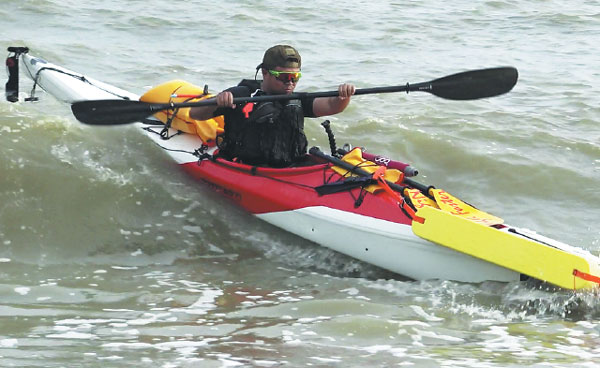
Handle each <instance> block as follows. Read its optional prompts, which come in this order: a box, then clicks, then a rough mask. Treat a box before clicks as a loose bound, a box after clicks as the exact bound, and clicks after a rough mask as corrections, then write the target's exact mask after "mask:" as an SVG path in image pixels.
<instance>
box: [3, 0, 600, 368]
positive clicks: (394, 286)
mask: <svg viewBox="0 0 600 368" xmlns="http://www.w3.org/2000/svg"><path fill="white" fill-rule="evenodd" d="M0 27H1V29H2V31H1V32H2V35H3V36H2V37H1V41H0V47H1V48H2V49H6V47H8V46H19V45H26V46H28V47H30V48H31V50H32V53H33V54H34V55H36V56H41V57H44V58H46V59H48V60H50V61H52V62H54V63H56V64H59V65H63V66H65V67H68V68H70V69H73V70H77V71H80V72H85V73H87V74H88V75H90V76H92V77H96V78H98V79H100V80H103V81H105V82H108V83H111V84H114V85H117V86H119V87H122V88H124V89H127V90H130V91H132V92H136V93H143V92H144V91H145V90H146V89H148V88H149V87H150V86H152V85H156V84H159V83H161V82H164V81H167V80H170V79H176V78H178V79H184V80H188V81H190V82H193V83H195V84H199V85H203V84H204V83H208V84H209V86H210V87H211V89H212V90H220V89H222V88H225V87H228V86H230V85H233V84H235V83H237V82H238V80H239V79H240V78H242V77H244V78H251V77H253V75H254V67H255V66H256V65H257V64H258V63H259V62H260V59H261V57H262V54H263V52H264V50H265V49H266V48H268V47H269V46H271V45H273V44H277V43H291V44H293V45H295V46H296V47H297V48H298V49H299V50H300V52H301V53H302V56H303V72H304V76H303V79H302V81H301V82H300V85H299V88H298V89H299V90H304V91H322V90H331V89H334V88H335V86H336V85H337V84H339V83H341V82H352V83H354V84H356V85H357V86H358V87H373V86H386V85H400V84H404V83H406V82H411V83H416V82H423V81H427V80H431V79H435V78H438V77H442V76H444V75H448V74H452V73H454V72H458V71H463V70H469V69H476V68H484V67H493V66H503V65H512V66H515V67H517V68H518V69H519V72H520V79H519V83H518V84H517V86H516V87H515V89H514V90H513V91H512V92H511V93H510V94H508V95H505V96H501V97H497V98H493V99H488V100H482V101H471V102H452V101H445V100H442V99H439V98H436V97H434V96H431V95H427V94H418V93H414V94H411V95H408V96H407V95H405V94H390V95H372V96H358V97H356V98H355V99H354V100H353V102H352V104H351V106H350V107H349V108H348V110H347V111H346V112H344V113H343V114H341V115H337V116H335V117H333V118H332V119H331V120H332V123H333V128H334V131H335V132H336V137H337V140H338V142H351V143H353V144H355V145H363V146H366V147H367V148H368V149H369V150H370V151H371V152H377V153H381V154H386V155H388V156H391V157H395V158H399V159H402V160H404V161H407V162H411V163H413V165H414V166H416V167H418V168H419V169H420V172H421V175H420V179H419V180H420V181H421V182H425V183H431V184H435V185H437V186H438V187H441V188H444V189H446V190H448V191H449V192H451V193H455V194H457V195H459V196H460V197H461V198H463V199H465V200H467V201H469V202H472V203H476V204H478V205H479V206H480V207H482V208H484V209H486V210H489V211H490V212H493V213H495V214H498V215H500V216H502V217H503V218H505V219H506V220H507V222H509V223H512V224H517V225H521V226H523V227H527V228H531V229H535V230H537V231H539V232H541V233H543V234H545V235H548V236H550V237H553V238H556V239H558V240H561V241H564V242H567V243H570V244H573V245H575V246H578V247H581V248H584V249H588V250H590V251H592V252H594V253H598V252H599V251H600V231H599V230H598V226H597V222H598V219H599V215H600V212H599V208H600V192H599V190H598V189H599V188H600V127H599V125H598V121H599V120H600V107H599V104H598V96H600V87H599V86H600V53H599V52H598V46H597V40H598V39H599V36H600V5H598V3H597V2H594V1H584V0H576V1H571V2H568V3H564V2H561V1H556V0H549V1H520V0H514V1H512V0H499V1H481V2H470V1H463V0H459V1H455V2H453V4H452V5H449V4H448V3H447V2H444V1H437V0H429V1H420V2H417V1H411V2H408V1H407V2H393V1H379V2H367V1H350V2H346V3H331V2H328V1H320V0H319V1H313V2H310V3H307V4H306V5H298V4H297V3H291V4H284V3H281V2H275V1H223V2H218V3H214V2H212V3H210V2H203V1H187V2H172V1H166V0H149V1H148V0H147V1H129V2H122V1H112V0H111V1H103V2H92V1H87V0H84V1H71V0H69V1H58V0H26V1H23V0H3V1H2V7H1V8H0ZM30 88H31V83H29V82H25V81H23V82H22V88H21V90H22V91H23V92H25V91H28V89H30ZM38 96H39V97H40V98H41V101H40V102H38V103H35V104H30V103H24V102H21V103H18V104H9V103H8V102H4V101H3V102H0V142H1V144H0V173H1V174H0V175H1V176H0V245H1V247H0V276H1V277H0V365H1V366H3V367H26V366H27V367H76V366H85V367H93V366H102V367H121V366H141V367H145V366H147V367H192V366H194V367H195V366H203V367H204V366H206V367H229V366H262V367H272V366H298V367H299V366H306V365H311V366H319V367H326V366H344V367H351V366H352V367H364V366H394V365H406V366H415V367H521V366H538V367H541V366H553V367H572V366H580V367H584V366H585V367H593V366H600V363H597V362H598V361H599V358H600V349H599V348H598V345H599V342H600V324H599V321H600V302H598V295H597V293H595V292H583V293H573V292H570V291H565V290H555V289H553V288H549V287H546V286H540V285H539V284H531V283H511V284H502V283H492V282H488V283H483V284H474V285H471V284H460V283H455V282H449V281H422V282H414V281H410V280H406V279H404V278H402V277H400V276H398V275H391V274H389V273H387V272H385V271H382V270H379V269H377V268H375V267H372V266H369V265H366V264H363V263H360V262H359V261H356V260H352V259H349V258H347V257H345V256H342V255H340V254H336V253H334V252H331V251H328V250H327V249H324V248H321V247H319V246H318V245H315V244H313V243H310V242H307V241H304V240H302V239H299V238H297V237H295V236H292V235H290V234H287V233H285V232H283V231H280V230H278V229H276V228H273V227H272V226H270V225H267V224H264V223H262V222H261V221H259V220H257V219H254V218H252V217H250V216H249V215H247V214H245V213H244V212H243V211H241V210H240V209H238V208H236V207H234V206H233V205H232V204H230V203H227V202H225V201H222V200H221V199H220V198H218V197H215V196H214V194H213V193H212V192H211V191H210V190H208V189H207V188H204V187H202V186H198V185H197V184H196V183H195V182H194V181H192V180H191V179H190V178H188V177H187V176H185V175H184V174H183V173H182V172H181V171H180V170H179V169H178V168H177V167H175V166H173V165H172V163H171V162H170V160H169V159H168V158H167V157H165V155H164V154H163V153H162V152H160V150H158V149H157V148H156V147H155V146H154V145H153V144H149V143H148V141H147V140H146V138H145V137H143V136H142V135H141V134H139V133H138V132H137V131H135V130H134V129H132V128H129V127H125V128H123V129H110V128H108V129H104V128H92V127H87V126H82V125H80V124H79V123H77V122H76V121H75V120H74V118H73V117H72V116H71V115H70V111H69V109H68V106H65V105H64V104H62V103H59V102H58V101H56V100H54V99H52V97H51V96H48V95H46V94H44V93H43V92H41V91H38ZM318 123H320V121H318V120H315V121H310V122H307V133H308V135H309V139H310V140H311V144H319V145H321V146H323V147H326V146H327V140H326V137H325V134H324V133H323V132H322V129H321V128H320V127H319V124H318ZM332 236H334V234H332Z"/></svg>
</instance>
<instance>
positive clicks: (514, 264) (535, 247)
mask: <svg viewBox="0 0 600 368" xmlns="http://www.w3.org/2000/svg"><path fill="white" fill-rule="evenodd" d="M416 214H417V216H419V217H421V218H423V219H425V221H424V223H419V222H417V221H413V223H412V229H413V232H414V233H415V234H416V235H417V236H420V237H421V238H424V239H427V240H429V241H431V242H434V243H436V244H439V245H443V246H445V247H448V248H451V249H454V250H456V251H459V252H462V253H465V254H468V255H471V256H473V257H476V258H480V259H482V260H485V261H487V262H491V263H494V264H496V265H499V266H502V267H504V268H508V269H510V270H513V271H516V272H519V273H521V274H524V275H527V276H530V277H533V278H535V279H539V280H542V281H545V282H548V283H550V284H553V285H556V286H559V287H561V288H565V289H573V290H578V289H590V288H594V287H597V286H598V284H597V283H596V282H593V281H588V280H585V279H584V278H581V277H577V276H575V273H584V274H587V275H591V278H592V279H593V278H595V277H594V275H596V276H597V275H600V258H598V257H595V256H593V255H592V254H591V253H588V252H586V251H584V250H582V249H579V248H574V247H571V246H568V245H566V244H562V243H561V244H560V245H557V246H554V245H553V244H546V243H543V242H541V241H535V240H533V239H530V238H528V237H526V236H522V235H517V234H514V233H510V232H507V231H506V229H503V230H500V229H497V228H495V227H490V226H486V225H482V224H480V223H476V222H473V221H469V220H467V219H465V218H461V217H459V216H455V215H452V214H449V213H447V212H444V211H441V210H439V209H436V208H433V207H430V206H424V207H422V208H419V209H418V211H417V213H416Z"/></svg>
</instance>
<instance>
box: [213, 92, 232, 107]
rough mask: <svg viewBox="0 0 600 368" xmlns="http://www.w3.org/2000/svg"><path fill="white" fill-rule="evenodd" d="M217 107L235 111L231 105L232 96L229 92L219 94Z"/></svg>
mask: <svg viewBox="0 0 600 368" xmlns="http://www.w3.org/2000/svg"><path fill="white" fill-rule="evenodd" d="M217 106H219V107H230V108H232V109H235V104H234V103H233V94H232V93H231V92H229V91H223V92H220V93H219V94H218V95H217Z"/></svg>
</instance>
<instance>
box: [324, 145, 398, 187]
mask: <svg viewBox="0 0 600 368" xmlns="http://www.w3.org/2000/svg"><path fill="white" fill-rule="evenodd" d="M342 160H343V161H346V162H348V163H349V164H352V165H353V166H356V167H360V168H361V169H363V170H364V171H367V172H370V173H374V172H375V170H377V169H378V168H379V165H377V164H376V163H374V162H371V161H368V160H365V159H364V158H363V157H362V151H361V150H360V148H355V149H353V150H352V151H350V152H348V153H347V154H345V155H344V157H342ZM333 170H334V171H335V172H337V173H338V174H340V175H342V176H344V177H350V176H357V175H356V174H353V173H351V172H349V171H348V170H346V169H344V168H341V167H338V166H333ZM384 177H385V180H387V181H389V182H392V183H395V182H397V181H398V180H400V178H401V177H402V173H401V172H400V171H399V170H396V169H387V170H386V171H385V176H384ZM365 189H366V190H367V191H369V192H371V193H375V192H376V191H378V190H381V189H383V188H381V186H380V185H379V184H372V185H369V186H367V187H366V188H365Z"/></svg>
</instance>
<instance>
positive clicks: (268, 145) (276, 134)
mask: <svg viewBox="0 0 600 368" xmlns="http://www.w3.org/2000/svg"><path fill="white" fill-rule="evenodd" d="M301 63H302V60H301V58H300V54H299V53H298V51H297V50H296V49H294V48H293V47H291V46H288V45H277V46H273V47H271V48H270V49H268V50H267V51H266V52H265V54H264V57H263V61H262V63H261V64H259V65H258V66H257V67H256V73H257V74H258V71H259V70H260V71H261V73H262V77H263V80H262V81H257V80H256V78H255V80H254V81H252V80H243V81H242V82H241V83H240V84H239V85H238V86H236V87H232V88H229V89H226V90H225V91H223V92H221V93H219V94H218V95H217V96H216V101H217V105H216V106H206V107H195V108H192V109H191V110H190V117H192V118H193V119H198V120H206V119H209V118H212V117H214V116H219V115H223V116H224V118H225V133H224V135H223V139H222V140H221V141H220V143H219V155H220V156H223V157H225V158H227V159H237V160H239V161H241V162H243V163H247V164H250V165H268V166H273V167H285V166H290V165H292V164H293V163H294V162H297V161H299V160H301V159H302V157H304V155H305V154H306V149H307V145H308V142H307V140H306V135H305V134H304V117H311V118H315V117H319V116H324V115H333V114H337V113H339V112H342V111H344V109H345V108H346V106H348V104H349V103H350V98H351V96H352V95H353V94H354V92H355V87H354V86H353V85H352V84H341V85H340V86H339V87H338V91H339V96H334V97H319V98H308V97H306V96H303V97H301V98H300V99H299V100H290V101H281V102H280V101H274V102H261V103H258V104H251V103H249V104H246V105H244V106H236V105H234V104H233V98H234V97H247V96H259V95H283V94H291V93H293V92H294V89H295V88H296V84H297V83H298V80H299V79H300V77H301V76H302V72H301V71H300V68H301Z"/></svg>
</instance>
